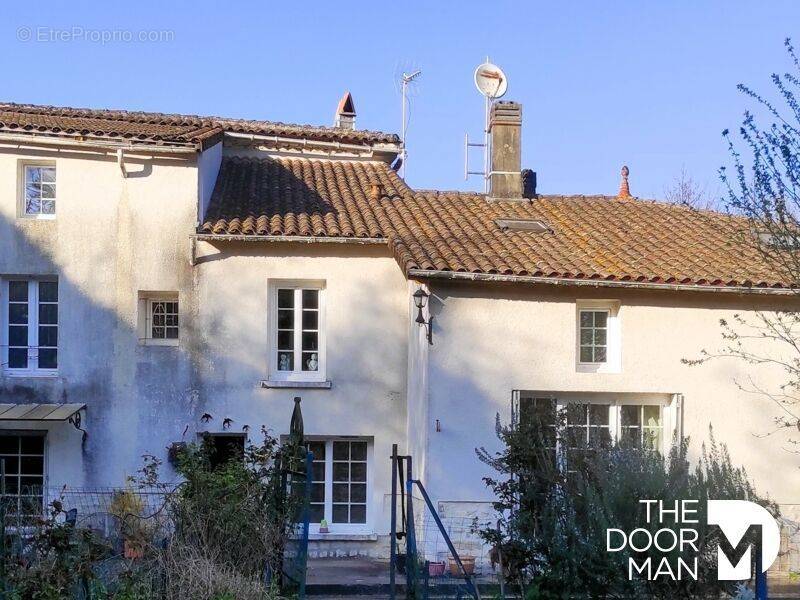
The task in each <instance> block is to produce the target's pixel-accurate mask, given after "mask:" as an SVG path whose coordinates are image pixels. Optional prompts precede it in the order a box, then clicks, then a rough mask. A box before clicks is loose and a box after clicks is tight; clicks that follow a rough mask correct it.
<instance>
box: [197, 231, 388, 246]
mask: <svg viewBox="0 0 800 600" xmlns="http://www.w3.org/2000/svg"><path fill="white" fill-rule="evenodd" d="M192 238H193V239H195V240H197V241H198V242H304V243H307V244H387V243H388V241H387V240H386V238H360V237H317V236H309V235H228V234H215V233H198V234H196V235H193V236H192Z"/></svg>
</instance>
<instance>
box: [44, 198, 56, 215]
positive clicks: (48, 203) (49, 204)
mask: <svg viewBox="0 0 800 600" xmlns="http://www.w3.org/2000/svg"><path fill="white" fill-rule="evenodd" d="M41 211H42V214H43V215H54V214H56V201H55V200H47V199H44V200H42V204H41Z"/></svg>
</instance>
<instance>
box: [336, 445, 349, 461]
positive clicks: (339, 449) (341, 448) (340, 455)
mask: <svg viewBox="0 0 800 600" xmlns="http://www.w3.org/2000/svg"><path fill="white" fill-rule="evenodd" d="M349 458H350V442H333V460H347V459H349Z"/></svg>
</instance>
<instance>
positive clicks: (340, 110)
mask: <svg viewBox="0 0 800 600" xmlns="http://www.w3.org/2000/svg"><path fill="white" fill-rule="evenodd" d="M333 126H334V127H338V128H339V129H351V130H352V129H355V128H356V105H355V103H354V102H353V96H352V95H351V94H350V92H345V93H344V96H342V99H341V100H339V105H338V106H337V107H336V117H335V118H334V121H333Z"/></svg>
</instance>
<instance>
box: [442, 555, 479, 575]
mask: <svg viewBox="0 0 800 600" xmlns="http://www.w3.org/2000/svg"><path fill="white" fill-rule="evenodd" d="M447 562H448V565H449V566H450V575H452V576H453V577H461V575H462V573H461V569H459V568H458V563H457V562H456V559H455V558H454V557H452V556H449V557H447ZM461 564H462V565H464V571H465V572H466V573H467V575H472V574H473V573H475V557H474V556H462V557H461Z"/></svg>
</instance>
